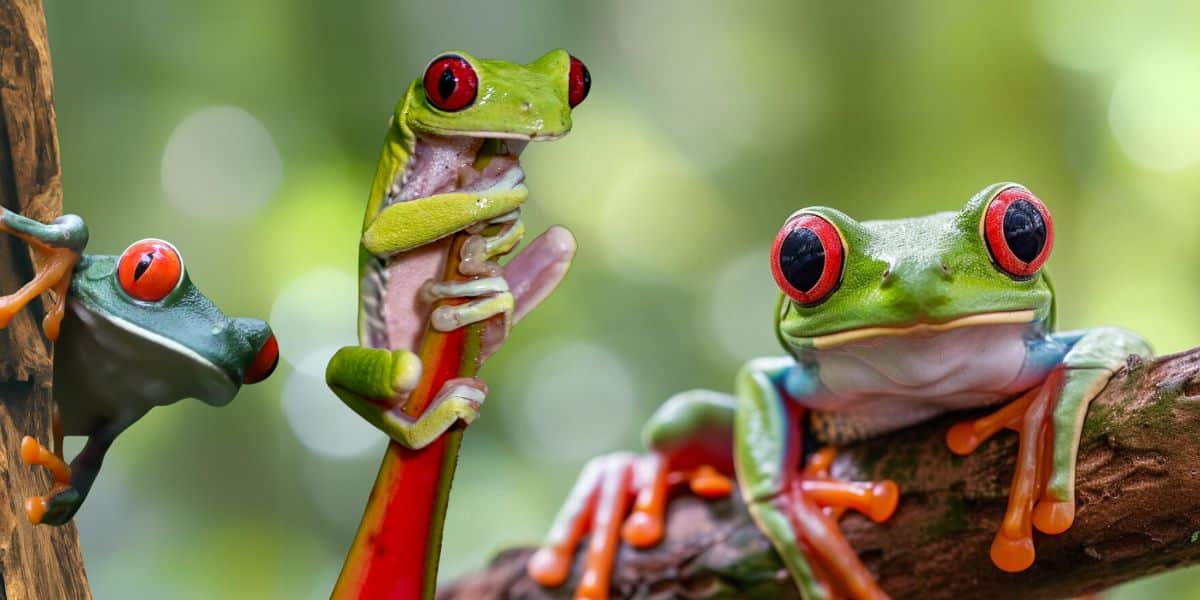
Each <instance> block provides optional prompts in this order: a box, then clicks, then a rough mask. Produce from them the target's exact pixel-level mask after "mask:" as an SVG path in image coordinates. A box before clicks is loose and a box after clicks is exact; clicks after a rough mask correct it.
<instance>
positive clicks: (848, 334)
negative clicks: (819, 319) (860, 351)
mask: <svg viewBox="0 0 1200 600" xmlns="http://www.w3.org/2000/svg"><path fill="white" fill-rule="evenodd" d="M1036 319H1037V311H1036V310H1033V309H1029V310H1011V311H1001V312H988V313H979V314H974V315H967V316H965V317H959V318H957V319H951V320H949V321H942V322H940V323H925V322H922V323H914V324H912V325H906V326H902V327H860V328H858V329H849V330H846V331H838V332H836V333H828V334H825V335H818V336H815V337H812V338H809V343H810V344H811V346H812V347H813V348H815V349H817V350H824V349H828V348H833V347H836V346H841V345H843V344H848V343H850V342H857V341H860V340H865V339H869V338H876V337H896V336H908V335H928V334H934V333H941V332H943V331H949V330H951V329H960V328H963V327H974V326H978V325H1020V324H1024V323H1032V322H1034V321H1035V320H1036Z"/></svg>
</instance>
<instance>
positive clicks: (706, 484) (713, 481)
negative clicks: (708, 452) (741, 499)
mask: <svg viewBox="0 0 1200 600" xmlns="http://www.w3.org/2000/svg"><path fill="white" fill-rule="evenodd" d="M688 487H689V488H691V490H692V493H693V494H696V495H697V496H700V497H701V498H724V497H726V496H728V495H729V494H732V493H733V487H734V486H733V480H732V479H730V478H729V477H726V476H725V475H722V474H721V472H720V471H717V470H716V469H714V468H712V467H711V466H709V465H703V466H701V467H699V468H697V469H696V470H695V472H693V473H692V474H691V476H690V477H689V478H688Z"/></svg>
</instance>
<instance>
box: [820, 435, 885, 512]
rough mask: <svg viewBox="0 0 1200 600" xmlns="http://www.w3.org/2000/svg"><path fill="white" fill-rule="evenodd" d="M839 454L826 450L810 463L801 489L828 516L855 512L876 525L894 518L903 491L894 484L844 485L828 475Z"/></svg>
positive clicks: (822, 450)
mask: <svg viewBox="0 0 1200 600" xmlns="http://www.w3.org/2000/svg"><path fill="white" fill-rule="evenodd" d="M836 456H837V453H836V450H835V449H834V448H832V447H829V446H826V447H825V448H822V449H820V450H818V451H817V452H814V453H813V454H812V456H810V457H809V459H808V464H807V465H805V467H804V471H803V472H802V473H801V477H800V489H801V491H802V492H804V494H805V495H807V496H808V497H809V498H810V499H812V501H813V502H814V503H816V505H817V506H820V507H821V508H822V509H824V510H825V513H826V514H828V515H830V516H832V517H834V518H837V517H840V516H841V515H842V513H843V512H845V510H846V509H848V508H849V509H854V510H856V511H858V512H860V513H862V514H864V515H866V516H867V518H869V519H871V520H872V521H874V522H876V523H882V522H884V521H887V520H888V519H890V518H891V516H892V514H893V513H894V512H896V506H897V505H898V504H899V503H900V488H899V486H897V485H896V483H895V482H894V481H891V480H888V479H885V480H883V481H843V480H839V479H835V478H834V477H833V476H832V475H831V474H830V472H829V469H830V467H831V466H832V465H833V459H834V458H835V457H836Z"/></svg>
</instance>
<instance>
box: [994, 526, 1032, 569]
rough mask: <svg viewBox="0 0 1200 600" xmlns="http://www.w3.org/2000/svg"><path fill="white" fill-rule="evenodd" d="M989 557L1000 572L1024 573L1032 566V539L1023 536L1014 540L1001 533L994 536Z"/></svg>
mask: <svg viewBox="0 0 1200 600" xmlns="http://www.w3.org/2000/svg"><path fill="white" fill-rule="evenodd" d="M991 555H992V562H993V563H995V565H996V566H997V567H999V569H1000V570H1001V571H1005V572H1007V573H1019V572H1021V571H1024V570H1025V569H1028V568H1029V567H1030V566H1031V565H1033V559H1034V557H1035V555H1034V551H1033V538H1031V537H1029V536H1023V537H1019V538H1015V539H1014V538H1010V537H1008V536H1006V535H1004V533H1003V532H1001V533H999V534H997V535H996V539H994V540H992V551H991Z"/></svg>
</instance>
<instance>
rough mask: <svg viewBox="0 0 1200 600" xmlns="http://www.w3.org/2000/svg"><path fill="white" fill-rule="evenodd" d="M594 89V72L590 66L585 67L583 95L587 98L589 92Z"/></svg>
mask: <svg viewBox="0 0 1200 600" xmlns="http://www.w3.org/2000/svg"><path fill="white" fill-rule="evenodd" d="M591 89H592V74H591V72H590V71H588V68H587V67H586V66H585V67H583V97H584V98H587V95H588V92H589V91H591Z"/></svg>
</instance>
